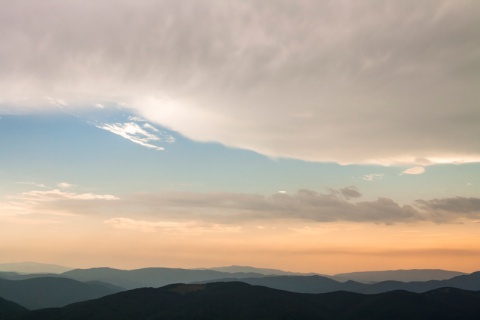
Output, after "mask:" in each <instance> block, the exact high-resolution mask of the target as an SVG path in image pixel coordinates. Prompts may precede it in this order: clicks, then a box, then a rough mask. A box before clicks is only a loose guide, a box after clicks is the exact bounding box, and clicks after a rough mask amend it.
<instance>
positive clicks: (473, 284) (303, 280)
mask: <svg viewBox="0 0 480 320" xmlns="http://www.w3.org/2000/svg"><path fill="white" fill-rule="evenodd" d="M214 281H216V282H219V281H223V282H231V281H241V282H245V283H248V284H251V285H259V286H266V287H269V288H273V289H279V290H287V291H292V292H299V293H326V292H333V291H349V292H356V293H367V294H375V293H382V292H388V291H394V290H405V291H410V292H417V293H420V292H426V291H430V290H434V289H438V288H442V287H453V288H458V289H464V290H474V291H478V290H480V272H474V273H472V274H468V275H461V276H458V277H453V278H452V279H448V280H431V281H424V282H421V281H412V282H401V281H382V282H378V283H373V284H365V283H360V282H355V281H346V282H339V281H335V280H333V279H329V278H326V277H322V276H267V277H263V278H244V279H234V278H225V279H217V280H214Z"/></svg>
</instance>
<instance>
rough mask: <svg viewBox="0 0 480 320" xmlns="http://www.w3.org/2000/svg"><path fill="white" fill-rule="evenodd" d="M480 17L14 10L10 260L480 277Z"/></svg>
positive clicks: (444, 8) (9, 23)
mask: <svg viewBox="0 0 480 320" xmlns="http://www.w3.org/2000/svg"><path fill="white" fill-rule="evenodd" d="M479 9H480V8H479V3H478V2H476V1H468V0H465V1H456V2H451V1H435V2H432V1H416V2H401V3H400V2H396V1H375V0H368V1H363V2H357V1H322V2H312V1H307V0H305V1H303V0H301V1H284V2H276V1H271V2H270V1H267V2H262V3H258V2H255V1H231V2H228V3H225V2H219V1H215V0H205V1H201V2H198V1H185V2H181V3H179V2H177V1H173V0H172V1H170V0H162V1H150V0H142V1H138V2H130V1H120V2H115V3H113V2H112V1H109V0H107V1H102V2H86V1H77V0H71V1H59V0H47V1H42V3H41V4H40V3H34V2H32V3H20V2H15V3H13V2H9V3H8V4H6V5H5V10H2V12H0V21H4V24H3V25H2V26H3V27H1V28H0V38H1V39H3V40H2V41H1V42H0V70H1V72H0V87H2V88H3V89H2V92H1V93H0V243H1V244H0V257H1V258H0V262H12V261H22V260H23V261H26V260H36V261H39V262H47V263H58V264H64V265H69V266H74V267H75V266H81V267H89V266H100V265H110V266H116V267H121V268H132V267H142V266H153V265H159V266H177V267H204V266H218V265H229V264H241V265H256V266H263V267H273V268H284V269H290V270H294V271H296V270H298V271H315V272H323V273H335V272H343V271H345V272H346V271H359V270H367V269H395V268H405V269H406V268H450V269H457V270H460V271H473V270H478V264H479V263H480V260H479V258H478V257H480V254H479V253H480V247H479V245H478V244H479V243H480V238H479V237H480V234H479V233H478V226H479V221H480V174H479V172H480V148H479V143H478V141H479V138H480V126H479V125H478V124H479V123H480V108H479V107H478V101H480V87H479V84H480V79H479V78H478V75H479V74H480V73H479V69H478V66H479V65H480V64H479V61H480V55H479V52H480V41H479V40H478V39H480V31H479V30H480V25H479V21H480V19H479V17H478V12H480V10H479ZM32 243H34V244H35V245H32ZM123 248H128V249H127V250H123ZM158 252H161V254H158ZM291 257H297V259H292V258H291ZM353 261H357V262H356V263H353Z"/></svg>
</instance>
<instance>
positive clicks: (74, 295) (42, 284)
mask: <svg viewBox="0 0 480 320" xmlns="http://www.w3.org/2000/svg"><path fill="white" fill-rule="evenodd" d="M122 290H123V288H119V287H115V286H113V285H111V284H107V283H101V282H88V283H83V282H79V281H76V280H72V279H66V278H57V277H55V278H50V277H45V278H32V279H26V280H6V279H0V297H2V298H4V299H7V300H10V301H13V302H15V303H18V304H20V305H22V306H24V307H26V308H28V309H41V308H50V307H62V306H65V305H67V304H70V303H74V302H78V301H85V300H90V299H96V298H99V297H103V296H106V295H109V294H113V293H116V292H119V291H122Z"/></svg>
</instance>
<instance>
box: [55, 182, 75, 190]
mask: <svg viewBox="0 0 480 320" xmlns="http://www.w3.org/2000/svg"><path fill="white" fill-rule="evenodd" d="M57 186H58V187H59V188H61V189H68V188H71V187H74V185H73V184H71V183H68V182H59V183H57Z"/></svg>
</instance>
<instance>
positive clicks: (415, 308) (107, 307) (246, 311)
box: [7, 282, 480, 320]
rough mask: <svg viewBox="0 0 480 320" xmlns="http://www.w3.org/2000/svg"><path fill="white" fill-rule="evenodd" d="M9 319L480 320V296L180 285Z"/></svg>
mask: <svg viewBox="0 0 480 320" xmlns="http://www.w3.org/2000/svg"><path fill="white" fill-rule="evenodd" d="M7 319H12V320H13V319H22V320H40V319H51V320H67V319H68V320H76V319H78V320H89V319H92V320H93V319H118V320H122V319H135V320H141V319H157V320H167V319H168V320H173V319H175V320H193V319H196V320H202V319H203V320H216V319H218V320H220V319H221V320H225V319H230V320H244V319H245V320H273V319H289V320H295V319H298V320H310V319H312V320H313V319H315V320H321V319H325V320H327V319H331V320H340V319H342V320H349V319H351V320H362V319H369V320H383V319H388V320H396V319H416V320H422V319H436V320H447V319H448V320H455V319H458V320H478V319H480V293H479V292H474V291H464V290H459V289H452V288H442V289H437V290H434V291H430V292H427V293H422V294H417V293H411V292H406V291H392V292H388V293H382V294H376V295H362V294H357V293H350V292H333V293H327V294H301V293H293V292H287V291H281V290H275V289H270V288H266V287H260V286H251V285H248V284H245V283H240V282H231V283H210V284H193V285H192V284H188V285H185V284H177V285H169V286H166V287H162V288H158V289H153V288H142V289H135V290H130V291H124V292H120V293H117V294H114V295H110V296H106V297H103V298H100V299H97V300H91V301H85V302H80V303H76V304H72V305H69V306H66V307H64V308H61V309H44V310H36V311H32V312H29V313H26V314H21V313H20V314H19V315H18V316H17V317H9V318H7Z"/></svg>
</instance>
